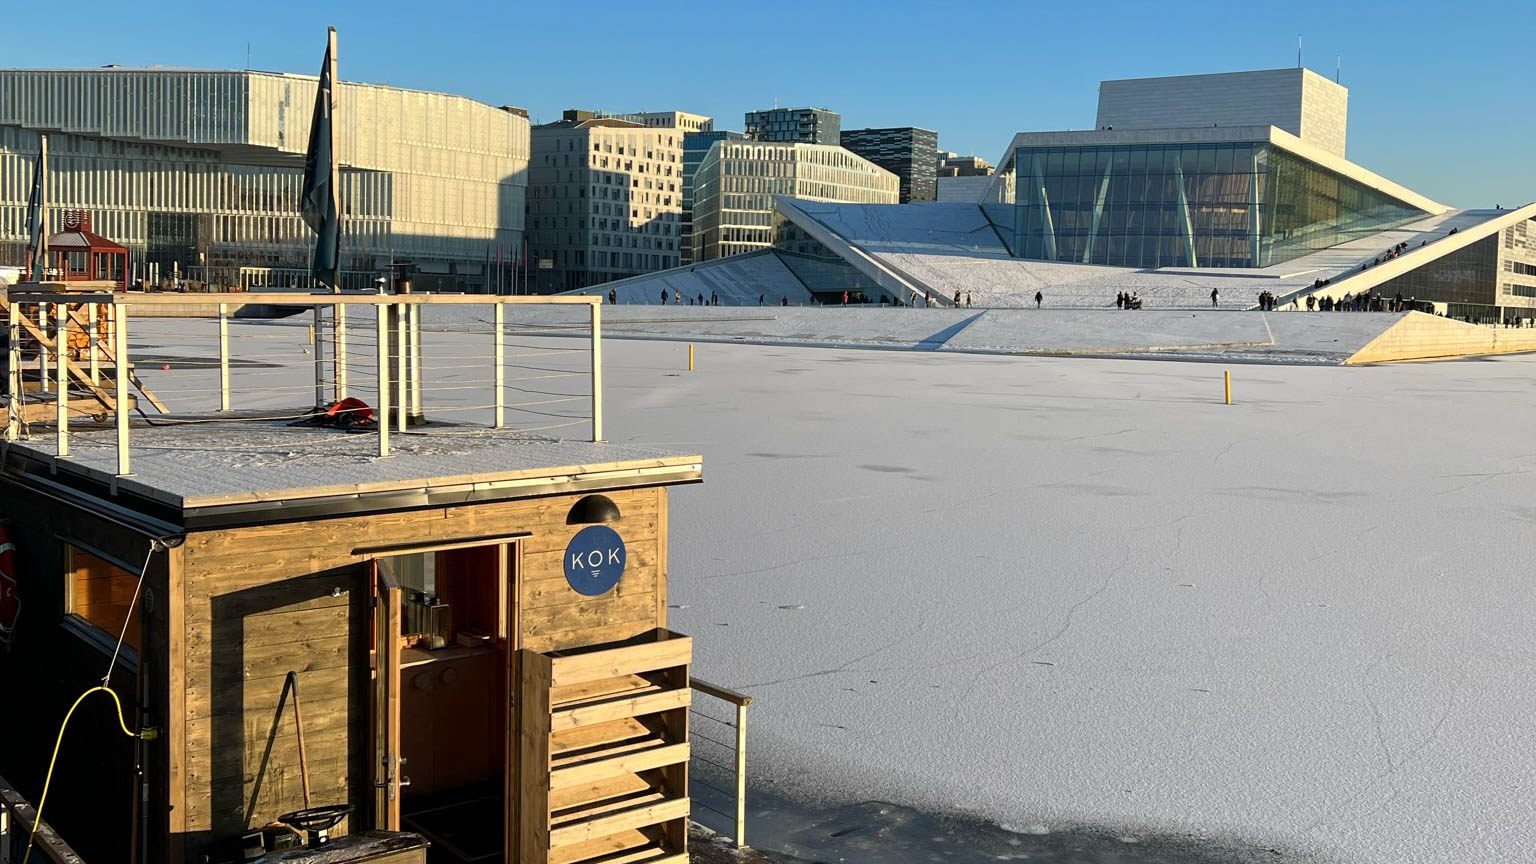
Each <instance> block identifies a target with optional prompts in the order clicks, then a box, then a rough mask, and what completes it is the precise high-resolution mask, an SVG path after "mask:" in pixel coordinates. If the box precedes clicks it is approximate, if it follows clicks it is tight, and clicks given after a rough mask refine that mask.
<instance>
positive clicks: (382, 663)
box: [369, 559, 402, 831]
mask: <svg viewBox="0 0 1536 864" xmlns="http://www.w3.org/2000/svg"><path fill="white" fill-rule="evenodd" d="M371 565H372V566H371V568H370V569H371V570H372V573H373V627H374V634H373V644H374V649H373V700H372V704H373V712H372V713H373V716H372V717H371V718H369V719H370V721H371V723H370V725H371V727H372V729H373V758H372V760H371V762H372V765H373V770H372V771H370V772H369V780H370V781H371V784H372V788H373V827H374V828H375V829H376V830H379V831H399V830H400V776H401V775H400V761H399V759H400V660H401V652H400V612H401V610H400V604H401V596H402V592H401V589H399V588H392V587H389V586H387V585H385V584H384V581H383V575H382V574H380V572H379V563H378V560H377V559H375V560H374V561H372V562H371ZM381 703H382V704H381Z"/></svg>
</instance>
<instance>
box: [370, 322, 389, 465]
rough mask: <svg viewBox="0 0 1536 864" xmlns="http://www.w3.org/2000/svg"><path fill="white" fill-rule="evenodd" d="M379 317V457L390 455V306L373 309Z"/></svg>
mask: <svg viewBox="0 0 1536 864" xmlns="http://www.w3.org/2000/svg"><path fill="white" fill-rule="evenodd" d="M373 308H374V310H375V311H377V312H378V315H379V323H378V330H377V331H376V332H377V333H378V339H377V340H375V341H376V342H377V345H378V352H379V404H378V410H377V411H376V412H375V413H374V415H373V418H374V422H376V423H378V424H379V455H380V456H388V455H389V304H387V303H383V302H380V303H379V304H377V305H376V306H374V307H373Z"/></svg>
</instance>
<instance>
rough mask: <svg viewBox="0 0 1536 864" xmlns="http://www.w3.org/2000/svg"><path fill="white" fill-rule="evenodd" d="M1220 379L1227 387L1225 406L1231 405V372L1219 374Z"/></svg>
mask: <svg viewBox="0 0 1536 864" xmlns="http://www.w3.org/2000/svg"><path fill="white" fill-rule="evenodd" d="M1221 377H1222V378H1223V379H1224V380H1225V381H1226V385H1227V404H1228V405H1231V404H1232V373H1231V372H1223V373H1221Z"/></svg>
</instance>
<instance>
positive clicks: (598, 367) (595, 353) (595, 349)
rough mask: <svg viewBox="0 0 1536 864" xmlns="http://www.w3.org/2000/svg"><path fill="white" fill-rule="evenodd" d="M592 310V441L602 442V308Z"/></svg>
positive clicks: (594, 306) (596, 306)
mask: <svg viewBox="0 0 1536 864" xmlns="http://www.w3.org/2000/svg"><path fill="white" fill-rule="evenodd" d="M590 307H591V309H592V440H593V441H601V440H603V307H602V305H601V304H600V303H592V304H590Z"/></svg>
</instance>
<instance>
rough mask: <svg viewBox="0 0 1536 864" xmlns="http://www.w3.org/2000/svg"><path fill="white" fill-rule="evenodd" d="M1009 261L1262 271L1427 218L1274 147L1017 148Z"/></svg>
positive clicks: (1225, 144)
mask: <svg viewBox="0 0 1536 864" xmlns="http://www.w3.org/2000/svg"><path fill="white" fill-rule="evenodd" d="M1014 157H1015V158H1014V162H1013V165H1012V166H1011V167H1012V169H1013V171H1014V173H1015V177H1014V183H1015V184H1016V185H1015V197H1014V201H1015V213H1014V220H1013V222H1014V225H1013V228H1014V238H1013V239H1014V244H1013V251H1014V254H1015V255H1017V256H1019V257H1021V258H1036V259H1044V260H1048V261H1075V262H1081V263H1085V264H1111V265H1116V266H1124V267H1172V266H1181V267H1268V266H1270V265H1272V264H1278V263H1281V262H1284V261H1287V260H1290V259H1292V258H1296V257H1298V256H1301V255H1305V254H1307V253H1309V252H1313V251H1316V250H1318V249H1324V248H1327V247H1329V246H1335V245H1337V244H1339V243H1344V242H1346V241H1349V240H1352V239H1355V238H1357V237H1364V236H1368V235H1370V234H1375V233H1378V232H1380V231H1384V230H1387V229H1390V228H1394V227H1397V226H1399V225H1402V224H1405V223H1407V222H1410V221H1413V220H1415V219H1418V218H1422V217H1423V216H1425V215H1426V213H1425V211H1423V210H1420V209H1419V208H1417V207H1414V206H1412V205H1411V204H1408V203H1406V202H1404V201H1400V200H1398V199H1396V198H1393V197H1391V196H1389V195H1387V194H1385V193H1384V192H1382V191H1381V190H1378V189H1373V188H1371V187H1370V186H1367V185H1364V184H1362V183H1360V182H1357V181H1355V180H1352V179H1350V178H1347V177H1345V176H1343V175H1341V174H1339V173H1337V172H1334V171H1332V170H1329V169H1327V168H1324V167H1322V166H1321V165H1317V164H1315V163H1313V162H1310V161H1307V160H1305V159H1302V158H1301V157H1299V156H1297V155H1296V154H1294V153H1290V152H1288V151H1286V150H1284V149H1282V148H1280V147H1277V146H1275V145H1274V144H1273V143H1271V142H1267V141H1265V142H1252V143H1249V142H1237V143H1232V142H1220V143H1204V144H1187V143H1186V144H1129V145H1117V146H1111V145H1083V146H1071V147H1043V146H1041V147H1034V146H1031V147H1019V148H1017V149H1016V151H1015V154H1014Z"/></svg>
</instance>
